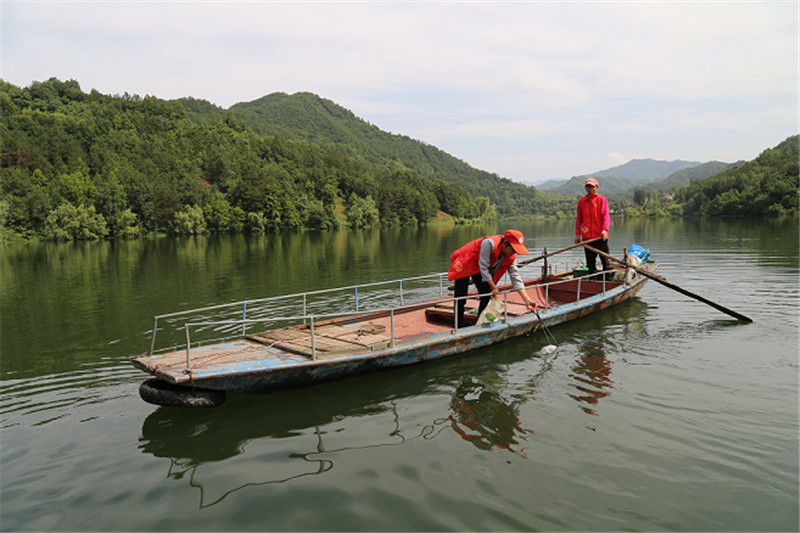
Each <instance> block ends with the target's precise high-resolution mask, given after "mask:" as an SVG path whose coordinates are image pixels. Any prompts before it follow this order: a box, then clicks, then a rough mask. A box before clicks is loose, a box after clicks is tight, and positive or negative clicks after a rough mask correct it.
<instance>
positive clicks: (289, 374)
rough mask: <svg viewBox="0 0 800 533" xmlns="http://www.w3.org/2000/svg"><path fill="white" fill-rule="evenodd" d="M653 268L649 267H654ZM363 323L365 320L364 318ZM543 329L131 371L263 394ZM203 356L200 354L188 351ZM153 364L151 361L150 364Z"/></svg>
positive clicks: (475, 331) (271, 350)
mask: <svg viewBox="0 0 800 533" xmlns="http://www.w3.org/2000/svg"><path fill="white" fill-rule="evenodd" d="M653 268H654V267H653ZM645 282H646V278H644V277H639V278H637V279H636V280H634V281H633V282H632V283H631V284H629V285H628V284H620V285H618V286H616V287H614V288H613V289H611V290H608V291H606V292H603V293H599V294H595V295H593V296H590V297H587V298H583V299H580V300H577V301H575V302H571V303H568V304H565V305H561V306H559V307H555V308H548V309H546V310H543V311H540V316H541V317H542V321H543V322H544V324H545V325H546V326H547V327H553V326H556V325H558V324H562V323H565V322H570V321H573V320H576V319H579V318H582V317H585V316H588V315H591V314H594V313H598V312H601V311H603V310H605V309H607V308H609V307H613V306H615V305H618V304H620V303H622V302H625V301H626V300H628V299H630V298H632V297H634V296H635V295H636V294H637V293H638V292H639V290H640V289H641V288H642V286H643V285H644V283H645ZM364 316H365V317H369V316H370V315H368V314H365V315H364ZM541 328H542V324H541V323H540V321H539V319H538V318H537V317H536V315H534V314H533V313H526V314H521V315H519V316H509V317H508V318H507V319H505V320H503V319H500V320H497V321H496V322H494V323H491V324H485V325H481V326H472V327H464V328H461V329H460V330H458V331H453V330H449V331H443V332H439V333H434V334H431V335H426V336H424V337H421V338H419V339H416V340H410V341H409V340H407V341H405V342H402V343H398V344H397V345H395V346H387V347H385V348H381V349H370V350H361V351H355V352H351V353H347V354H342V355H337V356H327V357H325V358H316V359H315V358H310V357H306V356H303V355H298V354H287V353H286V352H285V351H281V350H278V349H277V348H275V347H274V346H263V347H260V348H257V347H254V348H252V349H253V350H261V352H258V353H253V354H252V355H251V356H249V357H248V358H244V359H242V360H241V361H235V362H231V363H230V364H224V365H216V366H202V365H201V366H199V367H196V368H195V367H191V370H182V371H178V370H176V369H175V368H174V367H166V368H165V367H161V366H160V365H159V364H158V360H157V356H147V357H141V358H138V359H136V360H134V362H133V363H134V366H136V367H137V368H140V369H142V370H144V371H145V372H148V373H150V374H152V375H154V376H156V377H158V378H159V379H162V380H164V381H167V382H169V383H173V384H177V385H186V386H197V387H203V388H207V389H213V390H221V391H229V392H242V393H265V392H274V391H279V390H284V389H289V388H296V387H303V386H308V385H312V384H316V383H321V382H325V381H332V380H339V379H343V378H347V377H353V376H358V375H362V374H366V373H371V372H377V371H380V370H385V369H390V368H397V367H402V366H407V365H412V364H417V363H422V362H430V361H436V360H439V359H443V358H446V357H452V356H455V355H458V354H463V353H467V352H471V351H473V350H477V349H479V348H483V347H486V346H491V345H494V344H497V343H500V342H503V341H506V340H508V339H512V338H517V337H521V336H524V335H530V334H534V333H536V332H537V331H539V330H540V329H541ZM242 342H244V341H242V340H238V341H231V342H229V343H218V344H216V345H213V346H210V347H209V349H215V350H221V351H223V352H224V351H225V350H229V351H230V350H235V349H237V348H241V346H242V345H241V343H242ZM192 351H193V353H194V352H199V353H200V354H202V348H198V349H193V350H192ZM154 359H155V361H154Z"/></svg>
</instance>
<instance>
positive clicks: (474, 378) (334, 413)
mask: <svg viewBox="0 0 800 533" xmlns="http://www.w3.org/2000/svg"><path fill="white" fill-rule="evenodd" d="M607 344H608V343H605V344H604V342H603V341H587V342H584V343H583V344H582V345H580V346H579V350H578V356H577V357H574V356H567V357H568V358H569V359H572V360H571V362H567V361H565V363H566V364H567V365H569V366H567V367H566V368H565V367H564V366H562V365H556V364H555V363H556V361H557V360H558V359H559V357H562V358H563V357H564V356H566V355H567V353H569V352H566V353H561V354H560V355H559V352H556V353H554V354H551V355H547V356H541V357H538V356H537V358H536V359H531V358H530V352H527V355H523V354H517V355H511V356H510V357H507V358H502V357H501V359H500V361H498V362H496V363H495V364H489V365H487V364H486V362H485V361H481V360H480V359H478V358H475V359H472V360H464V361H462V362H461V363H460V365H459V370H460V374H461V377H459V378H453V377H452V376H453V369H454V364H456V363H453V364H441V365H434V366H429V367H427V369H426V372H422V371H419V370H416V369H413V368H411V369H401V370H397V371H393V372H391V373H386V374H383V375H381V374H376V375H373V376H370V377H368V378H363V379H362V378H357V379H352V380H343V381H340V382H334V383H329V384H323V385H317V386H315V387H313V394H309V393H308V391H309V390H310V389H298V390H292V391H285V392H280V393H275V394H270V395H232V396H231V397H230V398H229V400H228V401H227V402H226V403H225V404H223V405H222V406H220V407H218V408H216V409H182V408H172V407H159V408H157V409H156V410H155V411H153V412H152V413H151V414H150V415H149V416H148V417H147V418H146V419H145V420H144V422H143V425H142V436H141V438H140V446H139V447H140V449H141V450H142V452H143V453H146V454H150V455H153V456H155V457H163V458H168V459H169V460H170V466H169V472H168V475H169V477H170V478H171V479H174V480H182V479H185V478H186V477H187V476H188V478H189V485H190V486H191V487H194V488H196V489H197V490H199V492H200V508H204V507H208V506H211V505H215V504H216V503H219V502H220V501H222V500H224V499H225V498H226V497H227V496H228V495H230V494H232V493H235V492H237V491H241V490H243V489H245V488H247V487H255V486H260V485H269V484H279V483H287V482H290V481H292V480H296V479H299V478H302V477H306V476H315V475H320V474H324V473H326V472H328V471H330V470H331V469H332V468H333V467H334V459H335V455H336V454H337V453H340V452H344V451H347V450H363V449H369V448H381V447H392V446H400V445H403V444H406V443H408V442H410V441H414V440H416V439H426V440H430V439H433V438H436V437H437V436H438V435H441V434H442V432H449V431H451V430H452V431H453V432H455V434H457V435H458V436H459V437H460V438H461V439H463V440H464V441H466V442H468V443H470V444H471V445H472V446H474V447H475V448H477V449H480V450H484V451H503V452H510V453H513V454H515V455H517V456H518V457H521V458H526V454H525V450H526V447H527V446H529V445H531V443H532V441H531V438H532V436H533V435H535V432H534V430H533V429H532V428H529V427H525V425H524V424H523V422H522V421H521V420H520V417H519V412H520V408H521V407H522V406H523V405H524V404H526V403H527V402H529V401H531V400H535V399H536V397H537V396H538V394H539V390H540V384H541V382H542V381H543V380H544V379H546V378H548V376H551V377H555V376H552V374H553V373H563V377H566V374H567V373H569V378H570V380H572V381H574V382H573V383H571V386H572V387H573V388H574V389H575V390H576V391H577V393H576V394H570V397H571V398H573V399H575V400H576V401H577V402H579V404H581V408H582V409H583V410H584V411H585V412H586V413H588V414H591V415H597V413H596V411H595V408H596V406H597V404H598V401H599V400H600V398H603V397H605V396H608V394H609V389H611V388H612V387H613V382H612V380H611V363H610V362H609V360H608V358H607V357H606V353H605V350H606V348H605V346H606V345H607ZM572 354H574V352H572ZM536 362H538V366H537V367H536V373H535V374H533V375H528V376H527V377H524V378H523V382H522V383H519V382H517V383H516V384H514V383H512V381H515V380H514V379H511V378H510V376H511V373H515V372H516V371H518V370H519V368H520V366H518V364H521V365H524V366H523V368H530V367H529V365H530V364H531V363H536ZM464 365H466V366H464ZM511 367H514V371H512V372H511V373H510V372H509V369H510V368H511ZM465 371H466V372H465ZM398 372H399V374H398ZM465 374H467V375H465ZM365 379H366V380H367V381H368V382H369V383H367V382H365V381H364V380H365ZM444 391H451V392H450V399H449V402H448V403H447V404H445V405H448V406H449V411H450V412H449V414H447V415H445V416H442V417H439V418H437V419H434V420H429V421H427V422H426V421H425V420H421V421H420V420H411V421H410V422H408V423H406V424H402V423H401V419H400V414H399V413H400V412H405V411H406V409H405V408H404V407H403V404H404V402H405V401H406V400H407V399H409V398H410V399H423V398H424V397H426V396H429V397H431V398H432V399H431V401H434V402H439V401H441V400H440V399H437V398H436V397H441V395H442V393H443V392H444ZM398 406H399V408H398ZM355 419H358V426H359V427H363V425H364V424H365V423H367V424H372V425H375V426H376V427H375V428H370V430H369V431H366V432H365V433H366V434H368V435H369V437H368V438H369V440H370V441H371V442H368V443H364V441H363V439H361V438H357V440H355V441H354V440H348V435H349V434H350V432H349V431H348V432H346V433H340V432H341V428H338V427H337V426H336V425H337V424H338V423H343V424H345V425H346V429H348V430H349V429H350V428H355V427H356V425H354V423H353V421H354V420H355ZM589 429H593V428H591V427H590V428H589ZM362 436H363V435H362ZM309 437H311V439H309ZM326 439H327V440H328V445H330V444H331V442H336V443H342V442H343V441H344V443H345V444H346V445H343V446H340V447H334V448H329V447H327V446H326V442H325V441H326ZM298 443H302V444H298ZM248 446H252V447H253V448H254V449H257V448H258V447H262V448H263V447H267V448H270V449H269V453H270V454H272V455H273V456H275V457H278V459H277V461H275V462H273V463H271V464H269V465H264V469H263V471H261V472H256V471H253V469H252V465H248V468H249V472H248V473H249V474H251V475H262V474H264V475H266V476H272V477H268V479H262V480H259V481H253V482H246V483H240V484H239V485H238V486H236V487H235V488H232V489H228V490H225V491H223V492H220V491H219V488H218V485H219V484H220V483H219V481H215V482H214V483H215V485H217V487H214V488H213V489H212V488H211V487H206V486H205V485H204V483H203V482H201V480H200V474H201V473H202V471H203V470H204V469H202V468H201V467H202V465H204V464H206V465H209V463H217V462H222V461H227V460H230V459H232V458H234V457H236V456H239V455H242V454H244V453H245V452H246V451H247V450H246V449H247V447H248ZM303 448H305V451H298V450H302V449H303ZM276 450H277V451H276ZM262 452H263V450H259V451H251V453H256V454H258V453H262ZM508 462H510V461H508ZM228 466H231V469H235V468H234V467H233V466H232V465H228ZM228 466H226V470H228ZM207 468H208V466H207ZM287 469H288V470H287ZM206 475H207V476H208V477H210V478H212V479H216V480H219V479H220V476H213V475H211V476H209V475H208V472H206ZM222 477H226V478H233V479H237V482H238V481H240V479H239V478H238V477H236V476H232V475H230V474H227V475H225V476H222ZM212 492H213V493H214V496H213V497H211V496H209V494H210V493H212Z"/></svg>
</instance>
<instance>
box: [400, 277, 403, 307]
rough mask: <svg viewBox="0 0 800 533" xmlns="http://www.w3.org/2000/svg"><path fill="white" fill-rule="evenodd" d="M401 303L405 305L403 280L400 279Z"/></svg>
mask: <svg viewBox="0 0 800 533" xmlns="http://www.w3.org/2000/svg"><path fill="white" fill-rule="evenodd" d="M400 305H403V280H402V279H401V280H400Z"/></svg>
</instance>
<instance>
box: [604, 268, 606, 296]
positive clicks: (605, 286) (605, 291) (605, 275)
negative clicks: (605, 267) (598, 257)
mask: <svg viewBox="0 0 800 533" xmlns="http://www.w3.org/2000/svg"><path fill="white" fill-rule="evenodd" d="M605 293H606V273H605V272H603V294H605Z"/></svg>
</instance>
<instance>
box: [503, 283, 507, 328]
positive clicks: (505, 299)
mask: <svg viewBox="0 0 800 533" xmlns="http://www.w3.org/2000/svg"><path fill="white" fill-rule="evenodd" d="M503 322H504V323H506V324H507V323H508V291H506V292H504V293H503Z"/></svg>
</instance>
